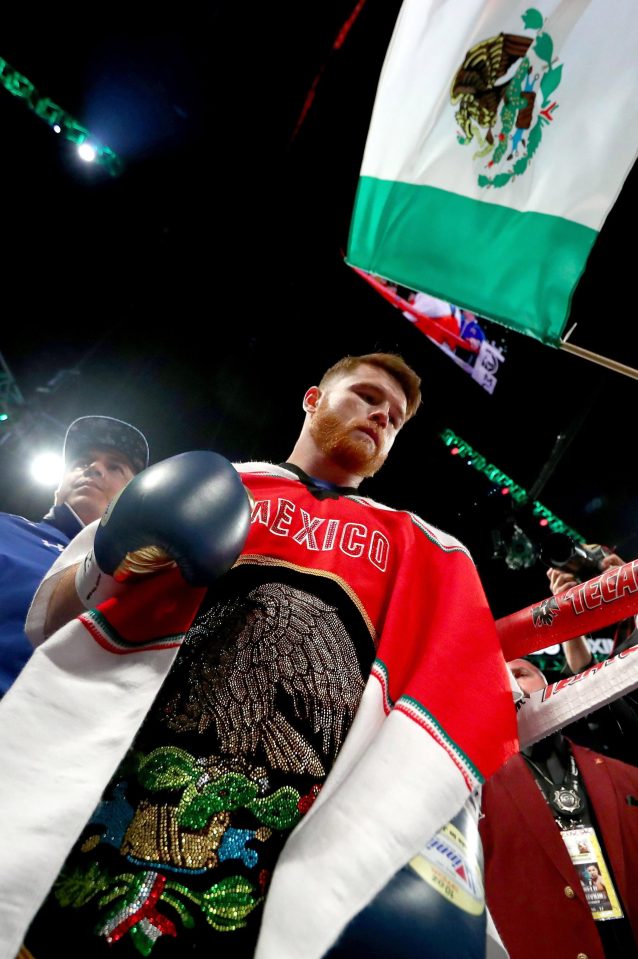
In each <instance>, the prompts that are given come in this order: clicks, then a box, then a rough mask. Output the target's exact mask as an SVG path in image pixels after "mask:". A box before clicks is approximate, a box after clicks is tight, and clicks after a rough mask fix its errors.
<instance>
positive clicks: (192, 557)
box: [75, 450, 251, 608]
mask: <svg viewBox="0 0 638 959" xmlns="http://www.w3.org/2000/svg"><path fill="white" fill-rule="evenodd" d="M250 514H251V498H250V493H249V491H248V490H247V489H246V487H245V486H244V484H243V483H242V481H241V478H240V476H239V474H238V473H237V471H236V470H235V469H234V467H233V466H232V464H231V463H230V462H229V461H228V460H227V459H225V458H224V457H223V456H220V455H219V454H218V453H213V452H211V451H208V450H196V451H193V452H189V453H179V454H178V455H177V456H171V457H170V458H169V459H166V460H162V462H160V463H156V464H155V465H154V466H150V467H149V468H148V469H146V470H144V471H143V472H142V473H139V474H138V475H137V476H134V477H133V479H132V480H130V482H129V483H128V484H127V485H126V486H125V487H124V489H123V490H122V491H121V492H120V493H119V494H118V495H117V496H116V497H114V499H113V500H112V501H111V502H110V503H109V506H108V507H107V509H106V512H105V513H104V516H103V517H102V519H101V520H100V523H99V525H98V527H97V530H96V533H95V542H94V546H93V550H92V551H91V552H90V553H89V554H88V555H87V557H86V558H85V560H84V562H83V563H82V564H81V565H80V568H79V569H78V573H77V576H76V580H75V585H76V590H77V593H78V596H79V597H80V599H81V600H82V602H83V603H84V605H85V606H86V607H87V608H91V607H93V606H96V605H97V604H98V603H99V602H101V601H102V600H103V599H104V598H106V597H107V596H109V595H113V594H114V592H117V589H116V588H115V584H114V580H115V581H117V580H121V579H123V578H126V577H127V576H128V575H130V574H131V573H142V572H150V571H153V570H157V569H158V568H161V567H162V566H166V565H172V564H174V563H176V564H177V566H178V567H179V569H180V572H181V573H182V576H183V577H184V579H185V580H186V582H188V583H189V584H190V585H192V586H208V585H210V584H211V583H212V582H214V581H215V580H216V579H217V578H218V577H219V576H221V575H223V573H225V572H226V571H227V570H228V569H230V567H231V566H232V565H233V563H234V562H235V560H236V559H237V557H238V556H239V554H240V552H241V550H242V548H243V545H244V543H245V541H246V537H247V535H248V529H249V526H250Z"/></svg>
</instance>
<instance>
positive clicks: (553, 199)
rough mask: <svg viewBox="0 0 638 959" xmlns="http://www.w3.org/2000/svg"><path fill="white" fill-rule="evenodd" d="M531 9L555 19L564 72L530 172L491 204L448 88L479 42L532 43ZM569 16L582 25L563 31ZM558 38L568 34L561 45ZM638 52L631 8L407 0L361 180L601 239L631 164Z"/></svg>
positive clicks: (576, 1) (631, 0) (635, 11)
mask: <svg viewBox="0 0 638 959" xmlns="http://www.w3.org/2000/svg"><path fill="white" fill-rule="evenodd" d="M529 7H534V8H536V9H538V10H539V11H540V12H541V13H542V14H543V15H544V16H545V17H546V18H548V23H547V24H546V28H547V31H548V32H549V33H550V35H552V37H553V39H554V40H555V41H556V43H557V47H556V49H555V56H556V57H557V58H558V61H560V62H561V63H562V64H563V71H562V79H561V83H560V85H559V86H558V88H557V89H556V90H555V91H554V94H553V95H552V96H553V98H554V99H555V100H556V101H557V102H558V104H559V106H558V108H557V110H556V112H555V117H554V120H553V121H552V122H551V123H550V124H547V125H544V127H543V137H542V142H541V144H540V146H539V148H538V151H537V153H536V155H535V156H534V158H533V159H532V160H531V162H530V164H529V166H528V168H527V170H526V172H525V173H524V174H523V175H522V176H520V177H517V178H516V179H515V180H512V181H510V183H509V184H507V185H506V186H505V187H502V188H500V189H493V188H491V189H490V190H489V195H487V193H486V190H485V189H484V188H481V187H479V186H478V184H477V173H478V167H477V165H476V164H475V163H473V162H472V155H473V153H474V152H475V149H476V147H475V145H474V144H470V145H467V146H461V145H459V144H458V143H457V133H458V124H457V122H456V120H455V116H454V114H455V107H454V106H453V105H452V104H451V102H450V88H451V83H452V79H453V77H454V75H455V73H456V71H457V70H458V68H459V66H460V65H461V64H462V62H463V59H464V57H465V54H466V52H467V51H468V49H470V48H471V47H472V46H473V45H474V44H475V43H477V42H479V41H481V40H485V39H487V38H489V37H491V36H494V35H496V34H498V33H501V32H511V33H515V34H520V35H530V36H531V35H532V34H531V32H530V31H526V30H525V28H524V26H523V22H522V20H521V15H522V14H523V13H524V12H525V10H527V9H529ZM574 14H580V19H577V18H576V17H575V16H574ZM561 18H562V23H561ZM569 19H572V20H573V19H576V22H575V23H571V24H570V23H567V26H565V20H569ZM569 26H571V29H568V27H569ZM561 34H566V36H564V38H563V39H562V41H561ZM637 50H638V7H637V6H636V3H635V0H614V2H613V3H612V4H609V3H602V2H600V0H590V2H588V0H562V2H560V0H542V2H538V3H533V2H531V3H530V2H529V0H526V2H523V3H520V2H517V3H512V2H510V0H492V2H490V3H485V0H442V2H441V0H438V2H436V0H429V2H424V0H405V2H404V4H403V7H402V8H401V12H400V15H399V20H398V21H397V26H396V29H395V32H394V35H393V37H392V42H391V44H390V47H389V49H388V53H387V55H386V60H385V63H384V67H383V70H382V74H381V79H380V82H379V90H378V92H377V99H376V102H375V106H374V111H373V115H372V120H371V124H370V130H369V134H368V140H367V143H366V149H365V154H364V158H363V163H362V168H361V174H362V176H371V177H377V178H379V179H382V180H393V181H394V180H398V181H402V182H407V183H413V184H417V185H429V186H433V187H437V188H439V189H442V190H448V191H451V192H455V193H462V194H464V195H467V196H469V197H474V198H477V199H482V200H487V199H489V201H490V202H491V203H495V204H500V205H503V206H509V207H512V208H514V209H517V210H528V209H532V210H535V211H537V212H539V213H546V214H549V215H552V216H561V217H566V218H567V219H570V220H573V221H574V222H576V223H580V224H582V225H584V226H588V227H591V228H592V229H595V230H599V229H600V227H601V225H602V222H603V221H604V218H605V216H606V214H607V213H608V211H609V209H610V207H611V205H612V204H613V202H614V200H615V199H616V196H617V193H618V191H619V189H620V186H621V185H622V183H623V181H624V179H625V178H626V176H627V174H628V172H629V170H630V169H631V166H632V164H633V162H634V160H635V158H636V153H637V143H638V137H637V135H636V131H638V97H636V90H637V88H638V57H637V55H636V51H637ZM537 99H540V93H539V96H538V98H537ZM482 172H485V173H489V171H487V170H482Z"/></svg>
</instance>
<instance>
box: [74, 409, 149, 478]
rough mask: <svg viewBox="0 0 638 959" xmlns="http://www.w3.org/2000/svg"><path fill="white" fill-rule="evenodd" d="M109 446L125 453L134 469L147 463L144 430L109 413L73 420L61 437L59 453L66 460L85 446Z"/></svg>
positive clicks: (82, 450)
mask: <svg viewBox="0 0 638 959" xmlns="http://www.w3.org/2000/svg"><path fill="white" fill-rule="evenodd" d="M109 447H111V448H112V449H115V450H118V451H119V452H120V453H124V454H125V455H126V456H128V458H129V459H130V461H131V463H132V465H133V468H134V470H135V472H136V473H139V472H140V471H141V470H143V469H146V467H147V466H148V459H149V456H148V443H147V441H146V437H145V436H144V434H143V433H140V431H139V430H138V429H136V428H135V427H134V426H131V424H130V423H125V422H124V421H123V420H116V419H113V417H112V416H80V418H79V419H77V420H73V422H72V423H71V425H70V426H69V428H68V430H67V431H66V436H65V437H64V449H63V453H62V455H63V457H64V462H65V464H68V463H70V462H72V461H73V460H74V459H77V457H78V456H81V455H82V453H83V452H84V451H85V450H87V449H93V448H98V449H101V448H105V449H108V448H109Z"/></svg>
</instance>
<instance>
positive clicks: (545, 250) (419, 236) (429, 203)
mask: <svg viewBox="0 0 638 959" xmlns="http://www.w3.org/2000/svg"><path fill="white" fill-rule="evenodd" d="M487 197H488V195H487V194H486V201H485V202H481V201H479V200H473V199H469V198H468V197H464V196H460V195H459V194H457V193H450V192H448V191H447V190H439V189H435V188H434V187H428V186H415V185H414V184H411V183H395V182H394V181H391V180H378V179H375V178H373V177H361V179H360V180H359V187H358V191H357V198H356V202H355V209H354V214H353V217H352V224H351V227H350V240H349V245H348V256H347V260H348V263H350V264H351V265H352V266H357V267H359V269H361V270H365V271H366V272H368V273H375V274H376V275H377V276H383V277H387V278H389V279H392V280H394V281H395V282H396V283H399V284H400V285H401V286H407V287H410V288H411V289H420V290H423V291H424V292H427V293H431V294H432V295H433V296H438V297H440V298H441V299H444V300H447V301H448V302H450V303H454V304H456V305H457V306H463V307H466V308H467V309H471V310H474V311H475V312H476V313H479V314H481V315H482V316H486V317H489V318H491V319H494V320H496V321H498V322H500V323H503V324H504V325H505V326H509V327H510V328H511V329H514V330H518V331H519V332H521V333H527V334H529V335H530V336H535V337H537V338H538V339H539V340H542V341H543V342H544V343H549V344H551V345H554V346H556V345H557V342H558V341H559V339H560V336H561V334H562V332H563V330H564V328H565V325H566V322H567V317H568V314H569V304H570V301H571V297H572V294H573V292H574V289H575V287H576V284H577V283H578V280H579V279H580V276H581V274H582V272H583V270H584V268H585V263H586V260H587V257H588V255H589V253H590V251H591V248H592V246H593V244H594V241H595V240H596V237H597V236H598V233H597V232H596V230H592V229H591V228H589V227H585V226H581V225H579V224H577V223H573V222H572V221H571V220H566V219H564V218H562V217H553V216H549V215H548V214H545V213H533V212H525V213H521V212H519V211H518V210H513V209H511V208H510V207H504V206H499V205H496V204H493V203H489V202H487Z"/></svg>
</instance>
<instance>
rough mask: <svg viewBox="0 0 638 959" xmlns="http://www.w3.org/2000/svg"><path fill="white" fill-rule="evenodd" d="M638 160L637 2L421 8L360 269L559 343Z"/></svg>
mask: <svg viewBox="0 0 638 959" xmlns="http://www.w3.org/2000/svg"><path fill="white" fill-rule="evenodd" d="M637 149H638V5H637V4H636V2H635V0H612V2H609V0H562V2H559V0H540V2H537V3H536V5H535V6H533V7H531V6H529V3H519V2H513V0H405V2H404V3H403V6H402V8H401V11H400V14H399V18H398V20H397V23H396V26H395V29H394V33H393V36H392V39H391V42H390V46H389V48H388V52H387V54H386V58H385V63H384V65H383V70H382V73H381V77H380V81H379V86H378V90H377V96H376V101H375V105H374V110H373V114H372V119H371V123H370V129H369V132H368V138H367V143H366V148H365V153H364V157H363V162H362V167H361V174H360V180H359V185H358V190H357V196H356V201H355V206H354V212H353V217H352V223H351V228H350V239H349V245H348V253H347V262H348V263H349V264H350V265H352V266H355V267H358V268H360V269H362V270H365V271H367V272H369V273H373V274H375V275H377V276H381V277H384V278H386V279H389V280H392V281H393V282H395V283H398V284H400V285H402V286H406V287H410V288H411V289H417V290H422V291H423V292H426V293H431V294H432V295H433V296H437V297H440V298H442V299H445V300H449V301H450V302H452V303H455V304H458V305H459V306H461V307H464V308H466V309H469V310H472V311H474V312H476V313H478V314H480V315H481V316H486V317H489V318H490V319H493V320H496V321H498V322H500V323H502V324H504V325H505V326H508V327H510V328H512V329H515V330H518V331H519V332H522V333H526V334H528V335H531V336H534V337H536V338H538V339H540V340H542V341H543V342H545V343H548V344H551V345H554V346H556V345H558V344H559V343H560V340H561V335H562V333H563V331H564V329H565V326H566V324H567V319H568V315H569V308H570V302H571V297H572V295H573V292H574V289H575V287H576V285H577V283H578V281H579V279H580V277H581V275H582V273H583V270H584V268H585V264H586V262H587V257H588V255H589V253H590V251H591V249H592V246H593V244H594V243H595V241H596V237H597V236H598V232H599V231H600V229H601V227H602V225H603V223H604V221H605V218H606V216H607V214H608V213H609V211H610V209H611V207H612V205H613V204H614V201H615V200H616V197H617V196H618V193H619V192H620V189H621V187H622V185H623V182H624V180H625V178H626V177H627V175H628V173H629V171H630V169H631V167H632V164H633V162H634V159H635V157H636V153H637Z"/></svg>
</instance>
